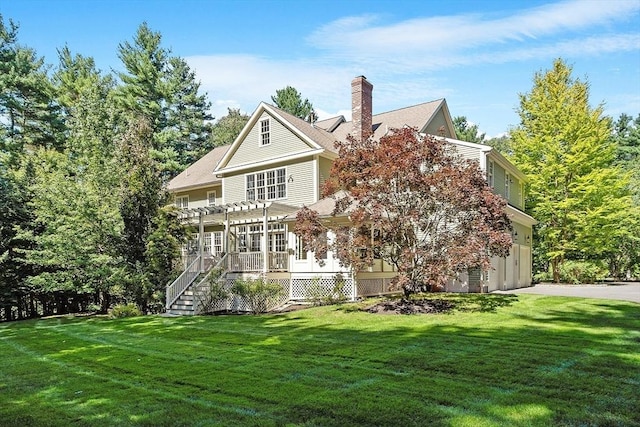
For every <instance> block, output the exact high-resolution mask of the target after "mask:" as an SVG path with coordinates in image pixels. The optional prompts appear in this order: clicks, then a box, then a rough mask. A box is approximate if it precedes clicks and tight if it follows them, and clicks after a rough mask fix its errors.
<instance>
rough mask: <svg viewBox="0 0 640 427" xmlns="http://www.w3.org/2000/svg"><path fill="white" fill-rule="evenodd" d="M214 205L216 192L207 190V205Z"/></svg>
mask: <svg viewBox="0 0 640 427" xmlns="http://www.w3.org/2000/svg"><path fill="white" fill-rule="evenodd" d="M215 205H216V192H215V191H207V206H215Z"/></svg>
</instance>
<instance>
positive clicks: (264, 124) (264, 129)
mask: <svg viewBox="0 0 640 427" xmlns="http://www.w3.org/2000/svg"><path fill="white" fill-rule="evenodd" d="M269 144H271V132H270V130H269V119H264V120H260V146H264V145H269Z"/></svg>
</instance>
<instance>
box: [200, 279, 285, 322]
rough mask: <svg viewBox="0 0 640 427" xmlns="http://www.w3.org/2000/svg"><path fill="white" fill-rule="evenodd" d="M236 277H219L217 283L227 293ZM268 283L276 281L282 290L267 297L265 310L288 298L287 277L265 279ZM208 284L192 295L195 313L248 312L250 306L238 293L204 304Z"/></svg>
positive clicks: (282, 302) (229, 291) (273, 307)
mask: <svg viewBox="0 0 640 427" xmlns="http://www.w3.org/2000/svg"><path fill="white" fill-rule="evenodd" d="M235 280H236V278H234V277H232V278H221V279H219V280H218V283H219V284H221V285H222V286H223V288H224V290H226V291H227V292H228V293H229V294H231V288H232V286H233V283H234V281H235ZM267 282H268V283H277V284H279V285H280V286H281V287H282V292H281V294H280V295H279V296H277V297H275V298H269V299H268V300H267V302H266V307H267V311H271V310H273V309H275V308H277V307H279V306H281V305H282V304H284V303H285V302H287V301H288V300H289V279H267ZM208 286H209V285H208V284H203V285H200V286H199V287H198V289H197V292H196V293H194V295H197V297H196V304H195V306H196V314H198V313H202V312H205V311H206V312H215V311H232V312H249V311H251V307H250V304H249V302H248V301H246V300H245V299H244V298H241V297H240V296H238V295H233V294H231V296H230V297H229V298H226V299H224V300H221V301H217V302H215V304H211V303H209V304H206V301H207V300H208V298H207V297H208V293H209V287H208Z"/></svg>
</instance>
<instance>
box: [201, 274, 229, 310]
mask: <svg viewBox="0 0 640 427" xmlns="http://www.w3.org/2000/svg"><path fill="white" fill-rule="evenodd" d="M222 272H223V271H222V269H218V270H214V271H212V272H211V274H210V275H209V279H208V280H207V283H205V289H204V294H203V295H202V299H201V300H200V308H201V310H202V312H203V313H213V312H215V311H217V310H219V305H220V303H222V302H223V301H224V300H226V299H227V298H229V297H230V296H231V293H230V292H229V291H228V290H227V289H225V283H224V282H223V281H220V277H221V276H222Z"/></svg>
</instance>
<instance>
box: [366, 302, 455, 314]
mask: <svg viewBox="0 0 640 427" xmlns="http://www.w3.org/2000/svg"><path fill="white" fill-rule="evenodd" d="M454 308H455V304H454V303H453V302H451V301H446V300H440V299H422V300H410V301H407V300H404V299H398V300H390V301H382V302H379V303H378V304H376V305H373V306H371V307H367V308H366V309H364V311H367V312H369V313H375V314H439V313H448V312H449V311H451V310H453V309H454Z"/></svg>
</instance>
